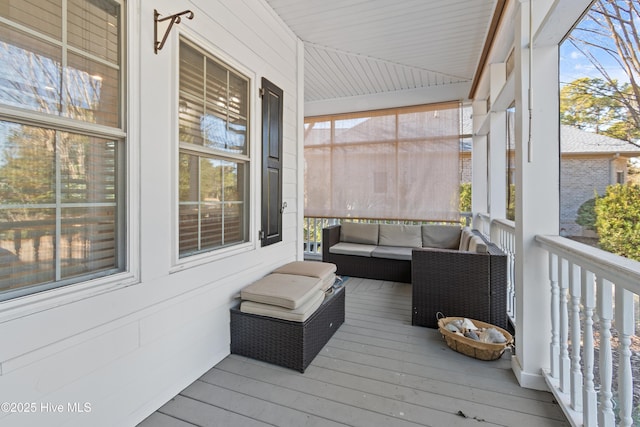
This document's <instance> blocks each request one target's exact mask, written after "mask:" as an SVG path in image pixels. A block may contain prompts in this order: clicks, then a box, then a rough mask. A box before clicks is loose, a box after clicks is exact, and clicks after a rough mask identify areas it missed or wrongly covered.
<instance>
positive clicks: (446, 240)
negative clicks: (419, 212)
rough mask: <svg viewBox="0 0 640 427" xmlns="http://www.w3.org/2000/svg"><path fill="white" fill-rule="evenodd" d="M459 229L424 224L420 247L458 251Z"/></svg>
mask: <svg viewBox="0 0 640 427" xmlns="http://www.w3.org/2000/svg"><path fill="white" fill-rule="evenodd" d="M460 232H461V229H460V227H459V226H457V225H436V224H425V225H423V226H422V246H423V247H425V248H440V249H458V248H459V247H460Z"/></svg>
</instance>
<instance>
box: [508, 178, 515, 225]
mask: <svg viewBox="0 0 640 427" xmlns="http://www.w3.org/2000/svg"><path fill="white" fill-rule="evenodd" d="M507 219H509V220H511V221H515V220H516V185H515V184H509V194H507Z"/></svg>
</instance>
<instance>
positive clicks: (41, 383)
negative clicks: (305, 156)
mask: <svg viewBox="0 0 640 427" xmlns="http://www.w3.org/2000/svg"><path fill="white" fill-rule="evenodd" d="M134 3H135V4H134ZM154 8H155V9H157V10H158V11H159V12H160V14H161V15H163V16H166V15H170V14H173V13H176V12H180V11H182V10H185V9H191V10H193V12H194V13H195V17H194V19H193V20H188V19H183V20H182V22H181V23H180V24H179V25H176V26H174V28H173V30H172V32H171V35H170V37H169V39H168V41H167V44H166V45H165V47H164V48H163V49H162V50H161V51H160V52H159V53H158V54H157V55H155V54H154V52H153V11H154ZM128 9H129V11H130V12H131V13H130V14H129V15H128V16H127V19H128V21H129V36H128V40H129V43H128V45H127V50H128V52H129V64H130V67H131V68H130V76H129V78H128V81H127V83H128V85H129V108H130V115H129V124H130V125H129V128H128V135H129V137H128V140H127V144H128V145H129V147H131V148H130V150H131V152H130V153H129V154H130V156H129V162H131V165H130V176H129V180H130V186H129V188H128V195H129V202H128V212H129V214H130V223H129V224H128V229H129V235H130V237H131V244H132V246H131V249H130V250H131V265H130V270H131V272H132V274H126V275H122V281H121V282H120V283H111V284H107V285H102V286H100V287H98V286H94V287H92V286H87V284H81V285H78V286H76V287H74V288H66V289H62V290H58V291H55V290H54V291H50V292H48V293H47V295H45V296H44V297H43V295H39V296H35V297H25V298H22V299H21V300H20V301H11V302H9V303H8V304H2V305H1V306H0V336H2V337H3V344H2V345H1V346H0V396H1V397H2V401H9V402H23V403H24V402H34V403H35V404H36V405H37V406H36V408H37V411H36V413H32V414H9V415H8V414H6V413H0V424H2V425H12V426H42V425H48V426H53V425H65V426H87V425H91V426H109V427H111V426H131V425H135V424H136V423H138V422H139V421H140V420H142V419H144V418H145V417H146V416H148V415H149V414H150V413H151V412H153V411H154V410H155V409H157V408H158V407H159V406H160V405H162V404H163V403H164V402H165V401H167V400H168V399H169V398H171V397H173V396H174V395H175V394H176V393H178V392H179V391H180V390H182V388H184V387H185V386H186V385H188V384H190V383H191V382H193V381H194V380H195V379H196V378H198V377H199V376H200V375H202V374H203V373H204V372H206V371H207V370H208V369H209V368H211V367H212V366H214V365H215V364H216V363H217V362H219V361H220V360H222V359H223V358H224V357H225V356H226V355H227V354H228V353H229V311H228V309H229V307H230V306H231V305H232V304H233V303H234V296H235V294H236V293H237V292H238V291H239V289H240V288H241V287H242V286H244V285H246V284H247V283H249V282H250V281H252V280H255V279H256V278H258V277H261V276H262V275H264V274H266V273H267V272H269V271H270V270H271V269H273V268H274V267H276V266H278V265H281V264H283V263H285V262H288V261H292V260H294V259H296V256H297V254H298V253H300V254H301V252H300V251H299V247H301V245H302V244H301V242H300V241H299V234H300V233H299V232H298V225H299V221H300V220H299V219H298V216H299V215H300V213H299V212H298V207H299V206H300V204H299V203H298V197H299V194H302V193H301V191H300V189H299V188H300V186H301V185H302V183H301V182H300V181H299V177H300V176H301V175H300V174H299V173H298V165H299V164H301V162H300V161H299V159H298V156H299V155H300V151H299V149H298V146H297V139H298V135H299V129H298V126H299V123H301V120H299V118H300V117H301V112H300V111H299V109H300V106H301V105H302V103H301V102H300V101H299V97H301V96H302V93H303V91H302V88H301V87H299V82H301V81H302V79H301V78H300V76H299V73H301V72H302V69H301V65H300V64H301V60H300V58H299V55H300V52H299V49H298V39H297V37H296V36H295V35H294V34H293V33H292V32H291V31H290V30H289V29H288V28H287V27H286V26H285V25H284V24H283V23H282V21H281V20H280V18H279V17H278V16H277V15H276V14H275V13H274V12H273V11H272V10H271V9H270V8H269V6H268V5H267V4H266V3H265V2H264V1H263V0H236V1H233V2H229V1H222V0H191V1H186V0H180V1H175V0H153V1H152V0H141V1H135V2H133V1H132V4H131V5H129V7H128ZM163 32H164V26H161V27H160V29H159V33H160V36H161V35H162V34H163ZM180 33H182V34H184V35H185V36H187V37H190V38H192V39H194V40H195V41H197V42H200V43H201V44H202V47H204V48H205V49H207V50H210V51H211V52H212V53H213V54H216V55H219V56H220V57H221V59H223V60H225V61H227V62H229V63H230V64H231V65H233V66H237V67H238V68H239V69H240V70H242V71H243V72H244V73H247V74H248V75H249V76H250V77H251V79H252V88H251V94H252V97H251V99H252V107H251V114H252V118H251V145H252V149H251V150H252V151H251V153H252V159H253V164H252V168H251V211H252V212H253V214H252V217H251V223H250V234H251V242H250V244H247V245H243V246H242V247H241V248H239V249H232V250H231V251H229V252H227V253H226V255H225V256H214V257H204V259H200V261H199V262H197V263H194V262H192V263H180V262H178V261H177V258H176V251H177V249H176V247H175V241H176V237H175V233H176V226H175V224H176V223H177V220H176V216H175V215H176V204H177V203H176V199H175V193H176V188H175V187H176V184H175V180H176V165H177V142H176V135H177V124H176V121H175V116H176V109H177V107H176V106H177V101H176V99H177V90H176V84H177V76H176V72H177V47H178V44H177V40H178V35H179V34H180ZM263 76H264V77H266V78H268V79H269V80H271V81H272V82H274V83H275V84H276V85H278V86H280V87H281V88H282V89H283V90H284V93H285V97H284V195H283V196H284V197H283V199H284V201H286V202H287V206H288V207H287V209H286V211H285V215H284V219H283V225H284V239H283V241H282V242H281V243H278V244H275V245H272V246H269V247H267V248H261V247H260V244H259V241H258V239H257V232H258V230H259V227H260V218H259V211H260V205H259V203H260V193H259V189H260V185H259V182H260V181H259V180H260V173H259V172H260V162H261V156H260V137H261V132H260V126H261V123H260V108H261V105H260V100H259V98H258V97H257V90H258V88H259V82H260V78H261V77H263ZM136 277H139V279H137V278H136ZM125 281H127V283H126V284H128V286H125V283H124V282H125ZM85 288H86V289H85ZM70 289H76V290H82V292H75V293H74V292H69V290H70ZM63 294H66V295H63ZM35 300H38V303H37V304H36V303H35ZM46 403H52V404H55V405H59V404H61V405H63V406H64V408H63V409H64V410H63V411H62V413H56V414H52V413H50V412H49V413H48V412H47V411H45V410H43V408H42V407H41V405H42V404H46ZM68 403H71V404H74V403H80V405H81V406H82V405H83V404H84V403H89V404H90V412H88V413H86V412H85V413H81V414H78V413H71V412H70V411H69V408H68V407H67V404H68Z"/></svg>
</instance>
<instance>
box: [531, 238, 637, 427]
mask: <svg viewBox="0 0 640 427" xmlns="http://www.w3.org/2000/svg"><path fill="white" fill-rule="evenodd" d="M536 241H537V243H538V244H539V245H540V246H541V247H542V248H544V249H545V250H546V251H548V253H549V283H550V291H551V325H552V327H551V343H550V351H551V354H550V356H551V366H550V370H549V371H548V372H544V375H545V378H546V380H547V384H548V385H549V387H550V389H551V390H552V392H553V393H554V395H555V396H556V399H557V400H558V402H559V403H560V405H561V407H562V408H563V410H564V412H565V414H566V415H567V417H568V418H569V420H570V421H571V423H572V424H573V425H576V426H579V425H584V426H586V427H591V426H600V427H602V426H607V427H608V426H614V425H620V426H631V425H637V424H634V421H635V423H638V422H640V420H638V416H639V415H638V413H634V406H636V407H637V406H638V402H634V385H633V374H632V360H631V340H632V337H634V336H635V321H634V301H635V300H637V296H638V294H640V262H636V261H632V260H629V259H627V258H623V257H620V256H617V255H613V254H611V253H608V252H605V251H602V250H600V249H596V248H592V247H590V246H587V245H584V244H581V243H578V242H574V241H572V240H569V239H566V238H563V237H559V236H537V237H536ZM596 360H597V361H598V362H597V365H596V362H595V361H596ZM636 388H637V387H636ZM636 394H637V393H636ZM636 411H637V409H636ZM634 418H635V420H634Z"/></svg>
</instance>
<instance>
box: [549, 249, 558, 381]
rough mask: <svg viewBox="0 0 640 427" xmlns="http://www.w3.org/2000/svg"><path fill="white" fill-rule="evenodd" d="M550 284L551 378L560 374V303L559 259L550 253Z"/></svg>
mask: <svg viewBox="0 0 640 427" xmlns="http://www.w3.org/2000/svg"><path fill="white" fill-rule="evenodd" d="M549 282H550V283H551V344H550V345H551V347H550V351H551V355H550V356H551V376H552V377H553V378H558V377H559V374H560V369H559V362H560V342H559V340H560V338H559V337H560V335H559V329H560V303H559V301H558V293H559V290H558V258H557V257H556V256H555V255H554V254H552V253H551V252H549Z"/></svg>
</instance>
